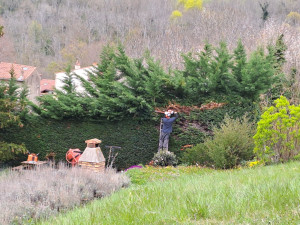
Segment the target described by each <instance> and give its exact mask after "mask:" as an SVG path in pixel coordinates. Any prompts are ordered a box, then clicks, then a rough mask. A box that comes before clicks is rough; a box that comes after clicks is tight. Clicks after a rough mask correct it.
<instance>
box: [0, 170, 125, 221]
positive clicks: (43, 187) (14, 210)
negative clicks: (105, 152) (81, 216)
mask: <svg viewBox="0 0 300 225" xmlns="http://www.w3.org/2000/svg"><path fill="white" fill-rule="evenodd" d="M128 184H129V179H128V177H127V176H125V175H124V174H120V173H116V172H115V171H113V170H107V171H106V172H104V173H94V172H90V171H85V170H81V169H78V168H66V167H64V166H62V165H61V166H60V168H59V169H52V168H43V169H38V170H30V171H28V170H27V171H21V172H20V173H19V172H15V171H8V170H6V171H4V172H1V174H0V190H1V195H0V212H1V213H0V224H1V225H5V224H23V223H24V221H27V222H28V221H32V220H34V219H37V218H47V217H49V216H51V215H54V214H56V213H58V212H63V211H66V210H67V209H70V208H74V207H76V206H79V205H82V204H84V203H86V202H88V201H90V200H92V199H94V198H100V197H104V196H107V195H108V194H110V193H112V192H114V191H116V190H118V189H120V188H121V187H123V186H127V185H128Z"/></svg>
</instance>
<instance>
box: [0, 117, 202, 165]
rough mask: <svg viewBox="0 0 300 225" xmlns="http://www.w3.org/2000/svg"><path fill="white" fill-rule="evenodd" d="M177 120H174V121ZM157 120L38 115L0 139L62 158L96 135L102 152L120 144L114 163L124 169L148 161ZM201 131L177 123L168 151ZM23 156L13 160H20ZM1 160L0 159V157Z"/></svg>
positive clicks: (153, 148)
mask: <svg viewBox="0 0 300 225" xmlns="http://www.w3.org/2000/svg"><path fill="white" fill-rule="evenodd" d="M176 123H177V122H176ZM158 127H159V121H148V122H139V121H136V120H133V119H128V120H126V121H125V120H124V121H118V122H117V121H115V122H112V121H101V122H100V121H70V120H69V121H54V120H46V119H42V118H39V117H34V118H30V119H28V120H27V121H26V122H24V127H23V128H18V127H15V128H10V129H6V130H4V131H1V133H0V141H1V140H3V141H12V140H14V143H17V144H22V143H23V144H25V146H26V147H27V149H28V150H29V151H30V152H34V153H40V155H39V158H40V160H44V159H45V155H46V154H47V153H49V152H52V151H53V152H55V153H56V159H57V160H63V161H65V154H66V152H67V151H68V149H70V148H79V149H80V150H84V149H85V147H86V144H85V140H88V139H92V138H98V139H100V140H102V143H101V145H100V147H101V150H102V152H103V154H104V156H105V157H106V158H107V156H108V153H109V149H108V148H105V146H106V145H114V146H120V147H122V149H121V150H117V152H118V156H117V158H116V162H115V165H116V167H117V168H118V169H125V168H128V167H129V166H131V165H136V164H140V163H142V164H145V163H148V162H150V161H151V159H152V158H153V156H154V153H156V152H157V148H158V137H159V130H158ZM202 137H203V134H202V133H201V132H200V131H195V130H193V131H192V132H191V131H190V129H188V130H187V131H185V132H182V131H181V130H180V126H179V125H178V124H177V125H176V128H175V131H174V133H173V134H172V136H171V140H170V149H169V150H170V151H172V152H175V154H177V155H179V154H181V151H180V148H181V146H182V145H184V144H190V143H191V142H192V144H196V143H199V142H201V141H202ZM25 158H26V156H23V157H21V158H19V159H18V160H16V161H15V162H16V163H20V161H21V160H24V159H25ZM0 161H1V160H0Z"/></svg>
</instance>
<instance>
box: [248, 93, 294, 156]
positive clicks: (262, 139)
mask: <svg viewBox="0 0 300 225" xmlns="http://www.w3.org/2000/svg"><path fill="white" fill-rule="evenodd" d="M274 103H275V106H271V107H270V108H268V109H267V110H266V111H265V112H264V113H263V114H262V116H261V120H260V121H259V122H258V127H257V133H256V134H255V136H254V140H255V149H254V150H255V153H256V154H257V156H258V157H259V158H260V159H262V160H264V161H266V162H270V161H272V162H278V161H287V160H289V159H292V158H294V157H295V156H297V155H298V154H299V153H300V149H299V148H300V146H299V140H300V132H299V129H300V127H299V124H300V105H298V106H295V105H290V103H289V101H288V100H287V99H286V98H285V97H283V96H281V97H280V98H279V99H277V100H275V101H274Z"/></svg>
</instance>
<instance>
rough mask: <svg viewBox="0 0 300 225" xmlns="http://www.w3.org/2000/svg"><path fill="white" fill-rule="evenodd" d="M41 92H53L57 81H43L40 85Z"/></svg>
mask: <svg viewBox="0 0 300 225" xmlns="http://www.w3.org/2000/svg"><path fill="white" fill-rule="evenodd" d="M40 87H41V92H44V91H53V90H54V88H55V80H49V79H42V80H41V83H40Z"/></svg>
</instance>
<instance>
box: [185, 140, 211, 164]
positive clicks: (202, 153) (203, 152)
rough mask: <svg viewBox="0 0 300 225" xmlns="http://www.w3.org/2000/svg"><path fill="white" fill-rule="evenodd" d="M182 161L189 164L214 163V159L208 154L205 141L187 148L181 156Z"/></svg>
mask: <svg viewBox="0 0 300 225" xmlns="http://www.w3.org/2000/svg"><path fill="white" fill-rule="evenodd" d="M181 161H182V162H184V163H187V164H189V165H202V166H204V165H205V166H211V165H212V160H211V158H210V157H209V154H208V148H207V147H206V146H205V144H203V143H200V144H197V145H196V146H194V147H192V148H188V149H186V150H185V152H184V153H183V156H182V157H181Z"/></svg>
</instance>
